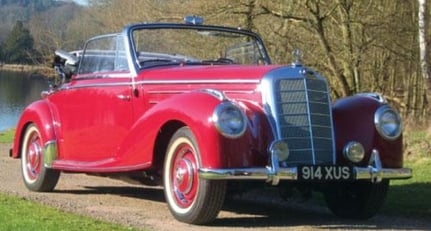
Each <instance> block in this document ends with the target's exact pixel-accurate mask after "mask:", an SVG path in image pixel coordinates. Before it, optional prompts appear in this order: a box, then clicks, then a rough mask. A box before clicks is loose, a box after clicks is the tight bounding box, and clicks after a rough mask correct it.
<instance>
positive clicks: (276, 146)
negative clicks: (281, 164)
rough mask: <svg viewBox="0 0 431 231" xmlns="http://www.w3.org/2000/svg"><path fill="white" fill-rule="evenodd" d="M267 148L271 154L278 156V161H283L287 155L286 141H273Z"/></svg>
mask: <svg viewBox="0 0 431 231" xmlns="http://www.w3.org/2000/svg"><path fill="white" fill-rule="evenodd" d="M269 150H270V152H271V154H272V155H273V156H277V157H278V161H285V160H287V158H288V157H289V148H288V146H287V143H286V142H284V141H282V140H277V141H274V142H273V143H272V144H271V146H270V148H269Z"/></svg>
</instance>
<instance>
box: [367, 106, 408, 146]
mask: <svg viewBox="0 0 431 231" xmlns="http://www.w3.org/2000/svg"><path fill="white" fill-rule="evenodd" d="M374 124H375V125H376V129H377V131H378V132H379V134H380V135H381V136H382V137H383V138H385V139H387V140H395V139H397V138H398V137H399V136H400V135H401V132H402V122H401V118H400V116H399V115H398V113H397V112H395V111H394V110H393V109H392V108H391V107H389V106H388V105H384V106H381V107H379V108H378V109H377V111H376V112H375V114H374Z"/></svg>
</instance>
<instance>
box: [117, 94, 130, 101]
mask: <svg viewBox="0 0 431 231" xmlns="http://www.w3.org/2000/svg"><path fill="white" fill-rule="evenodd" d="M117 98H119V99H121V100H124V101H130V96H128V95H117Z"/></svg>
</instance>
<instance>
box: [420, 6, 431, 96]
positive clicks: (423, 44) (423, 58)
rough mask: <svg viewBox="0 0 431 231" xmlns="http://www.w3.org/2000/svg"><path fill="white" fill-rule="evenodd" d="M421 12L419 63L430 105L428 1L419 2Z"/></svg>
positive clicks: (425, 94)
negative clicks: (427, 38) (427, 39)
mask: <svg viewBox="0 0 431 231" xmlns="http://www.w3.org/2000/svg"><path fill="white" fill-rule="evenodd" d="M418 3H419V10H418V27H419V36H418V37H419V56H420V57H419V59H420V60H419V62H420V66H421V71H422V77H423V78H424V79H425V90H426V91H425V93H424V98H425V99H426V103H429V97H430V94H431V92H430V91H431V77H430V70H429V66H428V56H427V53H428V52H427V41H426V34H427V27H426V17H425V15H426V0H418Z"/></svg>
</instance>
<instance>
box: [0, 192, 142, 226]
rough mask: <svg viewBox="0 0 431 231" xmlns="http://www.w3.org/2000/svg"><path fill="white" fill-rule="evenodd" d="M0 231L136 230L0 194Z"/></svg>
mask: <svg viewBox="0 0 431 231" xmlns="http://www.w3.org/2000/svg"><path fill="white" fill-rule="evenodd" d="M0 204H1V206H0V230H46V231H50V230H52V231H60V230H68V231H69V230H76V231H81V230H86V231H91V230H101V231H102V230H103V231H104V230H112V231H123V230H124V231H125V230H136V229H133V228H128V227H124V226H120V225H115V224H110V223H107V222H103V221H99V220H95V219H91V218H87V217H83V216H79V215H75V214H71V213H66V212H62V211H59V210H57V209H54V208H51V207H49V206H44V205H40V204H37V203H35V202H31V201H27V200H24V199H20V198H16V197H12V196H7V195H3V194H0Z"/></svg>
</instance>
